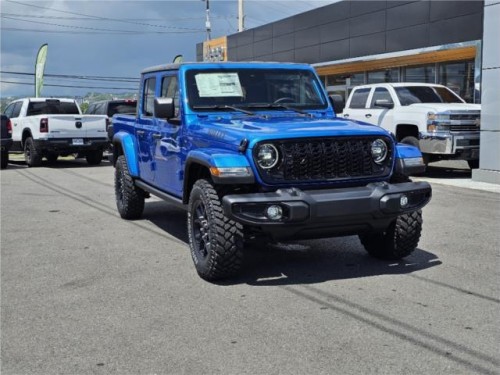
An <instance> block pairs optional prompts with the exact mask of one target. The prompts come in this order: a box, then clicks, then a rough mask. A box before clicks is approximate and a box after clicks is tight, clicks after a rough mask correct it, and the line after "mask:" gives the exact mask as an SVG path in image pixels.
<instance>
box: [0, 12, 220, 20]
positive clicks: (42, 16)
mask: <svg viewBox="0 0 500 375" xmlns="http://www.w3.org/2000/svg"><path fill="white" fill-rule="evenodd" d="M3 14H4V15H5V16H9V17H22V18H43V19H46V18H50V19H53V20H69V21H74V20H87V21H107V22H109V20H108V19H100V18H90V19H89V16H82V17H64V16H48V15H41V16H38V15H33V14H19V13H3ZM210 17H211V18H221V19H227V18H229V17H228V16H218V15H213V16H212V14H210ZM199 19H205V16H197V17H178V18H169V19H168V20H167V19H163V18H116V21H132V20H136V21H137V20H140V21H163V22H171V21H189V20H199Z"/></svg>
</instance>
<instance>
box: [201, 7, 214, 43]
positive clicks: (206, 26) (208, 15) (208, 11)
mask: <svg viewBox="0 0 500 375" xmlns="http://www.w3.org/2000/svg"><path fill="white" fill-rule="evenodd" d="M202 1H205V2H206V4H207V7H206V14H207V19H206V21H205V28H206V29H207V40H210V39H212V38H211V37H210V32H211V31H212V27H211V25H210V0H202Z"/></svg>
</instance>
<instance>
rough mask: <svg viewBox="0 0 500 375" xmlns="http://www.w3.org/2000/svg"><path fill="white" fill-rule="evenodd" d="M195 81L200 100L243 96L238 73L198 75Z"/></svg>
mask: <svg viewBox="0 0 500 375" xmlns="http://www.w3.org/2000/svg"><path fill="white" fill-rule="evenodd" d="M195 80H196V86H197V88H198V95H199V96H200V98H209V97H231V96H235V97H242V96H243V90H242V88H241V84H240V77H239V76H238V73H200V74H196V76H195Z"/></svg>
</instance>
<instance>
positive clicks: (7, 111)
mask: <svg viewBox="0 0 500 375" xmlns="http://www.w3.org/2000/svg"><path fill="white" fill-rule="evenodd" d="M15 105H16V103H12V104H9V105H8V106H7V108H5V111H4V112H3V113H4V114H5V115H6V116H8V117H12V111H14V106H15Z"/></svg>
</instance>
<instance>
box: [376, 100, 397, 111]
mask: <svg viewBox="0 0 500 375" xmlns="http://www.w3.org/2000/svg"><path fill="white" fill-rule="evenodd" d="M374 104H375V107H381V108H387V109H392V108H394V103H393V102H391V101H389V100H387V99H377V100H375V103H374Z"/></svg>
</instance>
